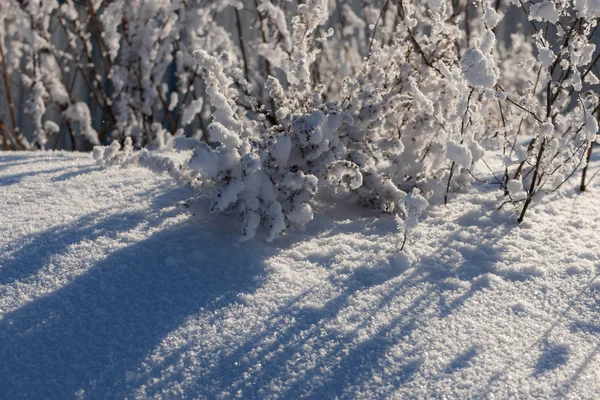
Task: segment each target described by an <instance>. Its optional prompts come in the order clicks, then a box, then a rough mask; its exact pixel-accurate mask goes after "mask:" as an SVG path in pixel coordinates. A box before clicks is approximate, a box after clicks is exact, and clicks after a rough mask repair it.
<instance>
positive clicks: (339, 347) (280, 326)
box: [0, 152, 600, 399]
mask: <svg viewBox="0 0 600 400" xmlns="http://www.w3.org/2000/svg"><path fill="white" fill-rule="evenodd" d="M598 167H599V163H598V161H597V159H593V160H592V164H591V168H593V169H596V168H598ZM482 171H484V170H483V169H482ZM482 171H475V173H483V172H482ZM511 185H512V184H511ZM0 186H1V190H0V203H1V204H2V205H3V207H2V208H1V209H0V249H1V251H0V294H1V295H0V388H1V389H0V392H1V393H2V397H3V398H6V399H70V398H85V399H106V398H130V399H147V398H159V399H160V398H163V399H173V398H194V399H195V398H198V399H232V398H243V399H296V398H314V399H333V398H340V399H388V398H389V399H406V398H423V399H425V398H492V397H494V398H577V399H593V398H596V397H597V394H598V393H599V392H600V340H599V335H600V323H599V321H600V307H599V304H600V240H599V239H600V237H599V235H600V234H599V232H600V217H599V216H600V201H599V199H600V190H599V189H598V188H597V187H594V185H593V184H592V185H591V186H590V187H589V191H587V192H585V193H583V194H577V195H575V194H574V192H573V190H574V189H573V188H572V187H570V188H566V186H568V185H565V188H564V190H563V189H561V190H563V191H562V192H561V193H560V195H559V197H558V198H557V199H556V200H555V201H554V202H552V203H546V204H538V205H536V207H534V208H532V209H531V210H530V213H529V214H528V218H527V219H526V221H525V222H524V223H523V224H521V225H519V226H517V225H516V224H515V223H514V216H513V215H512V214H511V212H510V211H508V210H507V209H506V207H505V208H504V210H501V211H498V210H496V208H497V207H496V206H497V200H496V193H495V191H489V192H487V191H486V189H485V187H484V186H481V187H479V188H478V190H477V191H472V192H471V193H464V194H459V195H457V196H456V197H455V198H453V201H451V202H450V203H449V204H448V206H435V205H433V206H430V207H429V208H427V210H425V214H424V215H423V218H422V220H421V221H420V222H419V225H417V226H416V227H415V229H414V230H413V231H412V232H411V235H410V237H409V239H408V242H407V244H406V249H405V252H404V253H398V252H397V250H396V248H397V247H396V237H395V236H396V224H395V221H394V219H393V217H392V216H389V215H384V216H382V215H381V214H380V213H377V212H374V211H369V210H365V209H363V208H358V207H354V206H350V205H348V206H340V207H338V208H337V209H335V210H324V211H323V212H320V213H318V214H315V219H314V220H313V221H311V222H310V223H309V224H308V225H307V226H306V231H305V232H290V233H288V234H287V235H286V236H285V237H283V238H280V239H278V240H277V241H275V242H273V243H265V242H264V241H262V240H258V239H255V240H253V241H251V242H247V243H238V242H237V238H238V226H237V222H236V221H235V220H234V219H233V218H231V219H227V218H224V217H223V216H216V215H213V214H207V213H205V211H204V210H205V209H206V205H205V204H201V203H202V202H203V200H197V199H195V192H194V191H193V190H192V189H191V188H189V187H180V186H176V185H175V184H174V182H173V180H172V179H171V178H169V177H167V176H163V175H160V176H157V175H154V174H153V173H152V172H150V171H148V170H146V169H144V168H140V167H130V168H127V169H126V170H123V169H122V168H107V169H105V168H103V167H100V166H97V165H96V164H95V162H94V160H93V159H92V157H91V156H90V155H87V154H81V153H79V154H78V153H53V152H44V153H26V154H25V153H20V154H16V153H6V152H5V153H0ZM419 203H420V202H417V204H416V206H417V207H418V208H419V209H420V205H419ZM305 212H309V211H308V210H300V211H298V218H306V216H303V215H302V214H303V213H305Z"/></svg>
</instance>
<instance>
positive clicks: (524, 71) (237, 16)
mask: <svg viewBox="0 0 600 400" xmlns="http://www.w3.org/2000/svg"><path fill="white" fill-rule="evenodd" d="M59 3H60V4H59ZM0 7H2V8H1V9H0V15H2V17H1V19H0V24H1V25H0V35H2V36H0V49H1V51H0V56H1V62H2V71H3V75H2V78H3V87H2V95H3V96H4V97H5V103H6V104H7V107H5V109H4V111H6V112H5V114H8V117H9V118H8V120H9V121H10V123H3V124H2V125H1V126H2V129H1V135H2V145H3V147H4V148H5V149H56V148H67V149H72V150H79V151H84V150H91V149H92V147H93V146H96V145H99V144H101V143H104V144H107V143H112V144H111V145H110V146H108V147H96V148H95V150H94V157H95V158H96V159H97V160H98V161H99V162H100V163H103V164H106V165H115V164H117V165H130V164H132V163H139V164H140V165H144V166H146V167H148V168H150V169H152V170H154V171H156V172H162V171H166V172H168V173H169V174H170V175H171V176H172V177H173V178H174V179H176V180H177V181H179V182H181V183H183V184H189V185H191V186H193V187H194V188H196V189H197V190H198V191H199V192H200V193H202V194H205V195H208V196H210V197H212V199H213V201H212V204H211V206H210V208H211V210H218V211H219V212H223V213H227V214H231V213H235V214H236V215H238V216H239V218H240V220H241V221H242V240H247V239H252V238H254V237H255V235H256V233H257V231H259V230H262V231H264V232H265V236H266V238H267V240H269V241H270V240H273V239H274V238H276V237H278V236H280V235H281V234H282V233H283V232H284V231H286V230H288V229H289V228H301V227H303V226H304V225H305V224H306V223H307V222H309V221H310V220H312V219H313V215H314V210H313V204H312V202H313V199H314V198H315V196H317V195H318V196H321V197H328V200H329V201H330V202H331V203H332V204H335V203H336V202H338V201H340V200H341V199H344V200H345V201H347V200H348V199H353V200H355V201H359V202H361V203H363V204H366V205H368V206H369V207H374V208H376V209H379V210H381V211H383V212H386V213H393V214H396V215H399V216H401V217H402V220H403V221H406V222H401V223H400V228H401V229H402V230H405V231H408V230H410V228H411V226H412V225H414V223H415V221H416V219H417V214H419V213H421V212H422V211H423V209H424V208H426V206H427V200H426V199H428V200H429V201H431V202H434V203H437V202H442V201H443V202H444V203H447V202H448V200H449V198H451V197H452V196H453V194H454V193H456V192H458V191H461V190H463V189H464V188H465V187H466V186H468V185H469V184H470V183H472V182H473V181H479V180H485V181H487V182H488V183H489V184H491V185H497V187H498V189H499V190H500V191H502V192H503V193H504V197H503V199H502V200H501V201H500V203H499V206H500V207H504V206H506V207H512V208H513V209H514V210H515V214H516V218H517V219H518V221H519V222H521V221H523V219H524V218H525V215H526V213H527V210H528V208H529V207H530V205H531V203H532V201H534V200H536V199H538V198H540V197H542V196H546V195H548V194H549V193H551V192H553V191H555V190H556V189H557V188H559V187H561V186H562V185H563V184H564V183H565V182H567V181H568V180H569V178H571V177H572V176H573V175H574V174H575V173H576V172H577V171H579V170H582V171H583V173H582V175H581V178H580V180H581V181H580V188H581V190H582V191H583V190H585V188H586V186H587V181H588V180H590V179H591V177H590V176H589V174H587V166H588V163H589V159H590V157H591V155H592V152H593V145H594V143H595V140H596V135H597V133H598V117H599V116H600V111H599V104H600V102H599V96H598V93H597V91H594V88H595V87H597V86H596V85H597V84H598V83H600V80H599V79H598V77H597V76H596V73H595V68H594V67H595V66H596V64H597V61H598V58H599V57H600V51H597V50H596V45H595V44H594V40H595V38H596V37H595V34H596V28H597V24H598V17H599V16H600V6H598V4H596V2H594V1H583V0H582V1H579V0H577V1H574V2H571V1H553V0H544V1H541V2H529V1H525V2H523V1H512V0H511V1H508V2H503V1H501V0H498V1H495V2H493V3H492V2H491V0H482V1H477V2H473V3H471V2H468V1H451V2H448V1H419V2H412V1H411V2H407V1H402V0H386V1H366V0H365V1H363V2H344V1H340V0H336V1H334V0H331V1H328V0H308V1H306V2H303V1H301V2H296V1H270V0H255V1H241V0H230V1H214V2H213V1H208V2H207V1H171V0H161V1H144V0H133V1H125V0H114V1H100V0H83V1H80V2H74V1H72V0H66V1H63V2H58V1H56V0H54V1H36V0H26V1H16V0H7V1H4V2H3V3H2V5H1V6H0ZM518 9H520V10H518ZM515 10H518V12H519V13H522V16H523V17H525V18H523V19H524V20H525V26H519V25H517V26H516V27H514V28H515V29H513V31H512V32H511V31H510V26H509V29H508V30H507V29H506V28H505V29H504V30H503V32H504V36H507V35H508V36H509V37H508V39H505V38H503V39H502V40H498V39H497V35H496V32H497V31H498V29H501V28H502V26H503V24H505V25H506V22H504V20H503V18H504V15H505V14H506V13H507V12H514V11H515ZM513 25H514V24H513ZM507 32H508V33H507ZM57 35H60V37H62V38H63V40H59V41H58V44H57V40H56V39H53V38H55V37H56V36H57ZM81 81H83V85H84V87H85V89H87V90H86V91H83V92H84V93H85V96H86V97H87V98H82V97H81V96H79V97H78V95H79V93H78V92H77V91H76V90H74V87H75V85H76V83H77V82H79V85H80V86H81ZM15 85H21V86H23V87H25V88H27V90H25V93H27V95H26V96H27V97H26V99H25V101H24V102H23V103H22V105H21V106H19V105H18V104H17V103H15V101H14V98H13V97H14V96H13V94H12V93H11V88H13V87H14V86H15ZM80 92H81V91H80ZM19 108H20V109H19ZM92 109H93V110H94V114H95V115H98V116H100V119H101V125H100V126H98V123H94V122H93V121H92V117H91V115H92ZM17 113H23V114H25V115H27V118H28V120H29V121H30V123H31V132H29V133H30V134H29V135H28V134H26V133H25V132H23V130H22V129H21V128H20V126H19V124H18V122H17V120H16V117H15V115H16V114H17ZM95 126H96V128H95ZM166 151H171V152H173V151H175V152H179V153H180V154H182V157H178V161H174V160H173V159H172V157H169V156H168V155H165V154H164V153H165V152H166ZM499 154H501V156H500V157H501V159H500V161H501V164H502V165H501V167H500V168H499V169H497V170H496V171H493V170H492V169H489V173H488V174H486V176H485V177H484V176H476V175H474V174H473V165H474V164H475V163H476V162H478V161H480V160H482V161H483V162H484V163H486V164H488V165H489V164H496V163H495V162H493V161H494V160H492V159H496V158H498V157H499ZM407 193H410V195H408V197H407ZM405 225H406V226H405Z"/></svg>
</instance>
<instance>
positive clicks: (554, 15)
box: [496, 0, 600, 222]
mask: <svg viewBox="0 0 600 400" xmlns="http://www.w3.org/2000/svg"><path fill="white" fill-rule="evenodd" d="M517 6H518V7H521V9H522V10H523V12H524V13H525V14H526V15H527V17H528V19H529V21H530V25H531V27H532V28H533V30H534V32H535V33H534V34H533V35H532V37H531V46H533V47H534V48H535V49H536V53H537V57H536V58H535V59H532V58H531V57H529V59H525V60H523V62H524V63H526V64H527V65H528V67H529V68H531V69H533V71H536V76H535V77H533V76H530V77H529V79H528V82H525V85H524V86H523V87H522V88H520V90H510V91H509V90H506V88H503V87H502V86H500V84H498V85H496V88H497V89H499V90H500V91H501V92H502V97H504V100H503V103H505V104H506V106H505V108H504V109H505V110H508V109H512V111H511V114H509V115H508V116H503V124H504V132H503V134H504V144H503V149H504V154H505V157H504V164H505V178H504V183H505V188H506V194H507V196H509V201H510V202H512V203H518V204H520V211H519V218H518V220H519V222H521V221H522V220H523V218H524V216H525V213H526V211H527V208H528V207H529V205H530V203H531V202H532V200H533V199H534V197H536V196H537V195H539V194H541V193H544V192H549V191H553V190H555V189H557V188H558V187H560V186H562V185H563V184H564V183H565V182H566V181H567V180H568V179H569V178H570V177H571V176H572V175H573V174H574V173H575V172H576V171H577V170H578V169H579V168H580V167H581V166H582V165H584V173H583V178H582V184H581V186H580V187H581V189H582V190H585V170H586V169H587V162H588V161H589V158H590V157H591V151H592V148H593V144H594V142H595V140H596V135H597V133H598V122H597V116H598V104H599V102H598V95H597V93H594V92H587V91H586V90H585V87H586V86H587V87H588V88H589V87H590V86H593V85H597V84H598V83H600V81H599V80H598V78H597V77H596V76H595V75H594V72H593V68H594V66H595V65H596V63H597V61H598V58H599V57H600V54H597V55H596V56H594V54H596V53H598V52H597V51H596V45H595V44H594V43H593V41H594V40H595V32H596V28H597V25H598V17H599V16H600V5H598V4H597V3H595V2H588V1H578V0H576V1H574V2H571V1H554V0H543V1H540V2H530V1H526V2H519V3H518V4H517ZM515 112H516V113H517V115H515V114H514V113H515ZM517 122H518V125H517ZM522 128H523V129H524V130H526V131H527V132H526V133H528V135H527V136H526V137H527V142H526V143H525V144H520V143H519V141H518V138H517V136H518V135H519V134H520V133H521V134H522V133H523V132H521V131H522V130H523V129H522ZM584 158H586V160H584Z"/></svg>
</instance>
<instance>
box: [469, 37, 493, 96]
mask: <svg viewBox="0 0 600 400" xmlns="http://www.w3.org/2000/svg"><path fill="white" fill-rule="evenodd" d="M460 66H461V68H462V71H463V74H464V76H465V78H466V80H467V81H468V82H469V84H471V85H472V86H478V87H485V88H489V87H492V86H494V85H495V84H496V81H497V73H496V72H495V71H494V64H493V62H492V61H491V60H490V59H489V57H487V56H486V55H485V54H484V53H483V52H482V51H481V50H480V49H478V48H477V47H471V48H470V49H468V50H467V51H466V52H465V55H464V56H463V58H462V59H461V60H460Z"/></svg>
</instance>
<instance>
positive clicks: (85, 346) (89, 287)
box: [0, 219, 262, 399]
mask: <svg viewBox="0 0 600 400" xmlns="http://www.w3.org/2000/svg"><path fill="white" fill-rule="evenodd" d="M90 229H91V228H90ZM177 250H179V251H177ZM194 251H195V252H196V253H198V252H200V253H206V254H205V257H201V258H200V259H202V260H204V261H199V258H194V257H192V256H191V254H192V253H193V252H194ZM261 271H262V262H261V260H258V259H257V257H256V252H252V251H250V247H244V246H240V245H232V244H231V239H230V238H229V237H227V236H222V237H220V236H219V235H214V234H210V233H209V234H205V233H203V232H202V230H201V229H198V225H197V221H195V220H193V219H192V220H188V221H186V222H184V223H181V224H180V225H177V226H174V227H172V228H170V229H163V230H161V231H159V232H158V233H156V234H154V235H152V236H150V237H148V238H147V239H146V240H143V241H141V242H138V243H136V244H134V245H131V246H129V247H125V248H123V249H121V250H118V251H115V252H114V253H112V254H111V255H110V256H109V257H108V258H106V259H104V260H103V261H101V262H99V263H97V264H96V265H95V266H93V267H92V268H91V269H90V270H88V271H87V272H86V273H84V274H83V275H81V276H79V277H78V278H76V279H75V280H74V281H72V282H71V283H69V284H67V285H65V286H63V287H62V288H60V289H58V290H56V291H55V292H52V293H50V294H48V295H46V296H44V297H41V298H39V299H37V300H34V301H32V302H30V303H27V304H26V305H24V306H22V307H21V308H19V309H17V310H15V311H13V312H11V313H8V314H7V315H5V316H4V318H3V319H0V393H1V395H2V398H6V399H70V398H75V397H76V396H83V397H84V398H90V399H106V398H125V397H128V396H131V395H132V394H131V393H129V392H128V390H132V389H130V388H128V385H127V384H126V382H127V374H128V373H129V372H131V371H133V370H135V369H136V367H138V366H139V364H140V362H141V361H142V360H143V359H144V357H145V356H147V355H148V354H149V353H151V352H152V350H153V349H154V348H155V347H156V346H157V345H158V344H159V343H160V341H161V340H162V339H164V338H165V337H166V336H167V335H168V333H169V332H171V331H172V330H174V329H175V328H177V327H178V326H179V325H180V324H182V323H183V321H184V320H185V319H186V318H187V317H189V316H191V315H193V314H195V313H199V312H201V309H202V308H203V307H208V306H210V305H211V304H215V303H218V307H225V306H227V305H230V304H232V303H235V302H236V301H237V294H238V293H240V292H245V293H248V292H252V291H254V290H255V288H256V287H257V286H258V285H259V283H260V282H259V281H258V279H257V277H258V276H259V275H260V274H261ZM215 307H216V306H215Z"/></svg>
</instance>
